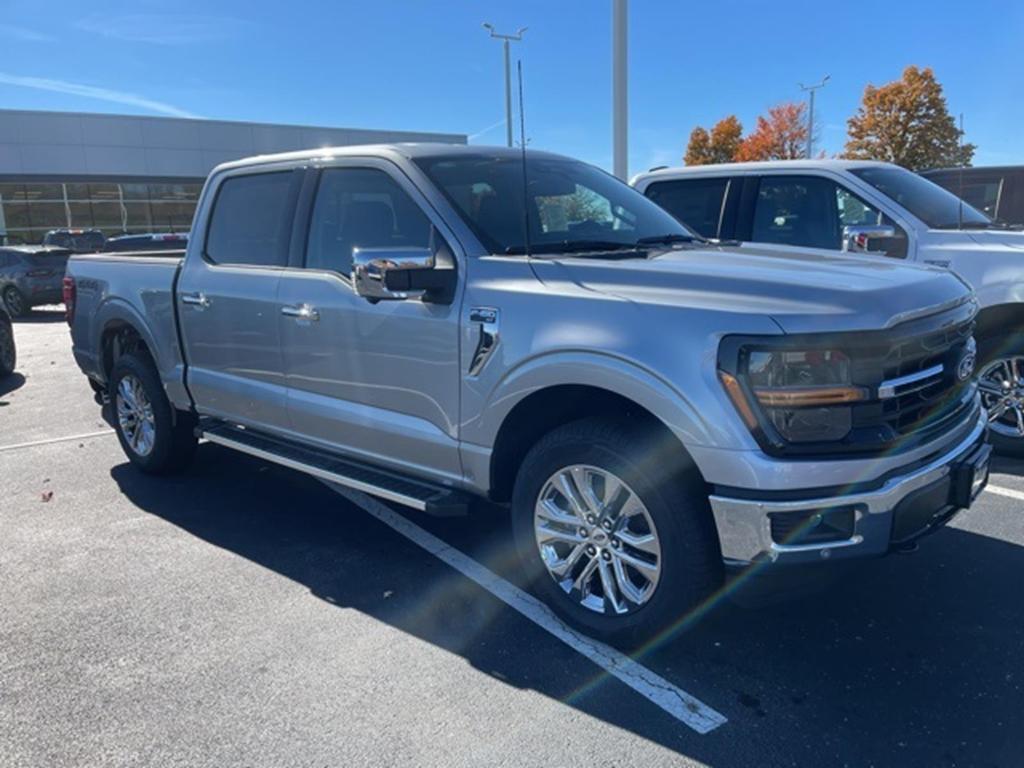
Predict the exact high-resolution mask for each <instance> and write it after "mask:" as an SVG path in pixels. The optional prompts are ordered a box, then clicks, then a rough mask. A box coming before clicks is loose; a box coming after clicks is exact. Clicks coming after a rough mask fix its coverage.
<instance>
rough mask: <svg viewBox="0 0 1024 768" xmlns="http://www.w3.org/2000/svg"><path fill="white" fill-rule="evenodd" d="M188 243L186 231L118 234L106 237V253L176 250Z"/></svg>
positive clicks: (183, 247)
mask: <svg viewBox="0 0 1024 768" xmlns="http://www.w3.org/2000/svg"><path fill="white" fill-rule="evenodd" d="M187 245H188V233H187V232H156V233H149V234H144V235H118V236H117V237H111V238H108V239H107V242H106V244H105V245H104V247H103V250H104V251H105V252H107V253H120V252H124V251H178V250H184V249H185V246H187Z"/></svg>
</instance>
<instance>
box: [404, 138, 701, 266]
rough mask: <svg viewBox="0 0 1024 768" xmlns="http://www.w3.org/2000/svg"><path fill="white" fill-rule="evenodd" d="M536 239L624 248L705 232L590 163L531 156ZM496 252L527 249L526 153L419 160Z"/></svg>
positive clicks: (539, 249)
mask: <svg viewBox="0 0 1024 768" xmlns="http://www.w3.org/2000/svg"><path fill="white" fill-rule="evenodd" d="M527 157H528V159H527V165H526V178H527V180H528V181H527V188H528V189H529V195H528V202H527V208H528V211H529V243H530V250H531V252H534V253H557V252H560V251H584V250H593V251H602V250H615V249H624V248H629V247H632V246H636V245H637V244H638V243H640V244H641V245H643V244H644V243H653V242H661V241H664V242H671V241H685V240H689V239H695V238H697V236H696V235H694V234H693V233H691V232H689V231H688V230H687V229H685V228H684V227H683V226H682V225H681V224H680V223H679V222H678V221H676V219H674V218H673V217H672V216H671V215H670V214H668V213H667V212H665V211H663V210H662V209H661V208H659V207H658V206H657V205H656V204H654V203H652V202H651V201H650V200H648V199H647V198H645V197H644V196H643V195H641V194H640V193H639V192H637V191H636V190H634V189H633V188H632V187H630V186H629V185H627V184H624V183H623V182H621V181H619V180H618V179H616V178H615V177H614V176H610V175H608V174H607V173H605V172H604V171H601V170H599V169H597V168H595V167H593V166H591V165H587V164H586V163H581V162H578V161H575V160H562V159H552V158H534V157H529V156H527ZM417 164H418V165H419V166H420V168H422V169H423V171H424V173H426V174H427V176H429V177H430V179H431V181H433V182H434V184H436V185H437V186H438V187H439V188H440V189H441V190H442V192H444V194H445V196H446V197H447V198H448V200H449V201H450V202H451V203H452V205H454V206H455V208H456V209H457V210H458V212H459V213H460V214H461V215H462V217H463V218H464V219H465V220H466V223H467V224H468V225H469V227H470V228H471V229H472V230H473V232H474V233H475V234H476V236H477V237H478V238H479V239H480V241H481V242H482V243H483V244H484V245H485V246H486V247H487V248H488V249H489V250H490V251H491V252H492V253H524V252H525V248H526V238H525V237H524V229H525V221H526V217H524V216H523V198H524V195H523V164H522V161H521V160H520V159H519V158H509V157H493V156H486V155H479V156H449V157H431V158H424V159H421V160H418V161H417Z"/></svg>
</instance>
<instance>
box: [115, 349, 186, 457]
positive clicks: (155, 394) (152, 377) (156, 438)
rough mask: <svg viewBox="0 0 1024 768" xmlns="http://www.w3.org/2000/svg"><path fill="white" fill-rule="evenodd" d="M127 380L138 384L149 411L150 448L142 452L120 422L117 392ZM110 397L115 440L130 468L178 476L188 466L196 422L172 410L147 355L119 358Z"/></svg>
mask: <svg viewBox="0 0 1024 768" xmlns="http://www.w3.org/2000/svg"><path fill="white" fill-rule="evenodd" d="M127 377H132V379H130V380H129V382H130V383H133V382H138V384H139V387H140V388H141V390H142V392H143V394H144V395H145V397H146V399H147V400H148V401H149V404H150V408H151V411H152V416H153V419H152V422H153V427H154V428H153V433H152V447H151V448H150V449H149V450H148V451H145V452H140V451H138V450H136V448H135V447H133V444H132V441H131V439H130V438H129V436H128V435H126V434H125V427H124V425H123V423H122V419H121V418H119V410H118V390H119V388H120V387H121V383H122V381H124V380H125V379H126V378H127ZM109 395H110V400H111V402H112V403H113V407H114V429H115V431H116V432H117V439H118V440H119V441H120V442H121V448H122V449H123V450H124V452H125V454H126V455H127V456H128V458H129V460H130V461H131V462H132V464H134V465H135V466H136V467H138V469H140V470H142V471H143V472H145V473H147V474H151V475H162V474H169V473H172V472H177V471H179V470H181V469H183V468H184V467H186V466H187V465H188V464H189V462H190V461H191V460H192V457H193V455H194V454H195V451H196V445H197V442H198V441H197V439H196V436H195V433H194V431H193V428H194V427H195V419H194V417H193V416H192V414H190V413H187V412H185V411H176V410H175V409H174V408H173V407H172V406H171V403H170V401H169V400H168V399H167V395H166V394H165V393H164V388H163V386H162V385H161V383H160V375H159V374H158V373H157V370H156V366H155V365H154V364H153V361H152V360H151V359H150V357H149V356H148V355H146V354H140V353H135V352H130V353H128V354H126V355H123V356H122V357H120V358H118V360H117V362H116V363H114V368H113V370H112V371H111V372H110V388H109Z"/></svg>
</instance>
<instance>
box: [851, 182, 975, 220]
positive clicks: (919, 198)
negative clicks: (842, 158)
mask: <svg viewBox="0 0 1024 768" xmlns="http://www.w3.org/2000/svg"><path fill="white" fill-rule="evenodd" d="M850 172H851V173H853V175H854V176H858V177H860V178H861V179H863V180H864V181H866V182H867V183H868V184H870V185H871V186H873V187H874V188H875V189H877V190H878V191H879V192H881V193H882V194H883V195H885V196H886V197H889V198H891V199H892V200H895V201H896V202H897V203H899V204H900V205H902V206H903V207H904V208H906V209H907V210H908V211H910V212H911V213H912V214H914V215H915V216H916V217H917V218H919V219H920V220H921V221H923V222H924V223H925V224H927V225H928V226H929V227H931V228H932V229H956V228H957V227H958V226H960V224H961V220H962V223H963V226H965V227H971V228H979V227H982V228H984V227H989V226H992V220H991V219H990V218H989V217H988V216H986V215H985V214H983V213H982V212H981V211H979V210H978V209H977V208H974V207H972V206H971V205H969V204H968V203H962V202H961V200H960V198H959V197H957V196H956V195H954V194H953V193H952V192H949V191H948V190H945V189H943V188H942V187H940V186H939V185H938V184H936V183H934V182H932V181H929V180H928V179H926V178H924V177H923V176H918V175H917V174H916V173H913V172H911V171H908V170H906V169H905V168H896V167H888V168H852V169H851V170H850ZM961 208H962V209H963V210H962V212H961Z"/></svg>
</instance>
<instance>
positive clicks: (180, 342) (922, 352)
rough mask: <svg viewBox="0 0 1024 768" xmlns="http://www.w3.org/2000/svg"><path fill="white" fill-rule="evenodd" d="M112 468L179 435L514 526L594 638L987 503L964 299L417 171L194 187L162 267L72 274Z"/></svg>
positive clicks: (469, 178) (424, 151) (948, 289)
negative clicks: (112, 444)
mask: <svg viewBox="0 0 1024 768" xmlns="http://www.w3.org/2000/svg"><path fill="white" fill-rule="evenodd" d="M65 293H66V298H67V300H68V303H69V312H68V316H69V322H70V323H71V331H72V339H73V342H74V354H75V358H76V360H77V361H78V364H79V366H80V367H81V369H82V370H83V371H84V372H85V374H86V375H87V376H88V377H89V378H90V380H91V381H92V382H93V385H94V386H95V387H96V388H97V389H100V390H103V391H106V392H107V393H109V397H110V399H111V400H112V401H113V405H114V411H115V412H116V419H117V432H118V436H119V438H120V440H121V444H122V446H123V447H124V450H125V453H126V454H127V455H128V457H129V459H130V460H131V461H132V463H133V464H135V465H136V466H137V467H138V468H139V469H141V470H143V471H145V472H167V471H171V470H175V469H179V468H181V467H183V466H184V465H185V464H186V463H187V462H188V461H189V459H190V458H191V457H192V455H193V452H194V450H195V446H196V442H197V439H198V438H202V439H205V440H207V441H209V442H212V443H217V444H220V445H222V446H227V447H229V448H232V449H236V450H239V451H242V452H245V453H248V454H252V455H255V456H258V457H262V458H264V459H266V460H268V461H272V462H277V463H279V464H283V465H286V466H288V467H292V468H295V469H297V470H300V471H304V472H308V473H311V474H313V475H315V476H317V477H320V478H324V479H328V480H331V481H334V482H337V483H341V484H344V485H346V486H350V487H353V488H356V489H359V490H362V491H365V492H367V493H370V494H374V495H377V496H379V497H382V498H384V499H387V500H390V501H393V502H398V503H400V504H404V505H408V506H410V507H414V508H416V509H419V510H423V511H424V512H427V513H431V514H442V515H451V514H457V513H459V512H461V511H464V510H465V508H466V505H467V503H468V502H469V501H470V500H471V499H472V498H474V497H487V498H490V499H491V500H493V501H496V502H499V503H506V504H510V506H511V514H512V521H513V531H512V535H513V539H514V541H515V545H516V547H517V549H518V552H519V555H520V557H521V562H522V568H523V570H524V579H525V580H528V581H529V582H530V583H531V584H532V585H533V586H534V588H535V589H536V590H537V591H538V593H539V594H540V595H541V596H542V597H544V598H545V599H546V600H547V601H548V602H549V603H550V605H551V606H552V607H553V608H554V609H555V610H556V611H558V612H559V613H560V614H561V615H562V616H564V617H565V618H566V619H567V620H569V621H570V622H572V623H574V624H575V625H576V626H578V627H580V628H582V629H584V630H585V631H587V632H590V633H592V634H594V635H596V636H600V637H603V638H608V639H612V640H621V639H627V638H637V637H642V636H644V635H649V634H650V633H652V632H656V631H660V630H662V629H663V628H664V627H666V626H667V625H671V624H672V623H674V622H677V621H679V619H680V618H681V617H683V616H685V615H686V614H687V612H688V611H690V610H691V609H692V608H693V607H694V606H696V605H697V604H699V603H700V601H702V600H703V599H704V598H705V597H706V596H707V595H708V594H709V593H710V592H711V591H713V590H714V589H715V588H716V587H717V586H718V585H719V583H720V581H721V579H722V578H723V575H724V573H725V568H724V567H723V565H730V564H731V565H744V564H754V565H755V566H757V567H758V569H761V568H762V567H763V568H768V569H780V568H785V567H786V566H788V565H790V564H808V563H823V564H824V563H829V562H833V561H837V560H843V559H850V558H863V557H868V556H876V555H881V554H884V553H886V552H888V551H890V550H892V549H894V548H902V547H909V546H913V543H914V541H915V540H916V539H917V538H918V537H919V536H921V535H922V534H924V533H927V532H929V531H931V530H933V529H935V528H936V527H938V526H940V525H942V524H943V523H945V522H946V521H947V520H948V519H949V518H950V517H951V516H952V515H953V514H954V513H956V512H957V511H958V510H960V509H963V508H965V507H968V506H969V505H970V504H971V502H972V500H973V499H974V498H975V497H976V496H977V494H978V493H979V492H980V490H981V489H982V487H983V486H984V484H985V482H986V480H987V471H988V457H989V447H988V445H987V444H986V434H985V425H986V417H985V414H984V412H983V410H982V408H981V405H980V401H979V396H978V392H977V389H976V385H975V384H974V383H973V382H972V373H973V367H974V355H975V351H974V341H973V338H972V328H973V323H974V317H975V313H976V311H977V306H976V302H975V299H974V297H973V295H972V294H971V292H970V290H969V289H968V288H967V287H966V286H965V284H964V283H963V282H962V281H961V280H960V279H959V278H957V277H956V276H955V275H953V274H950V273H949V272H947V271H945V270H940V269H933V268H928V267H916V266H907V265H904V264H900V263H895V262H893V261H891V260H886V259H883V258H867V257H860V256H858V257H850V256H845V255H841V254H835V255H832V256H830V257H828V258H823V257H821V256H820V255H817V254H816V255H814V256H803V255H800V254H793V255H788V254H785V253H780V252H778V251H775V252H774V253H771V254H767V253H756V254H755V253H751V252H750V251H749V249H748V250H740V249H733V248H728V247H719V246H712V245H709V244H708V243H707V242H705V241H703V240H702V239H701V238H700V237H698V236H696V235H694V234H693V233H691V232H689V231H688V230H687V229H685V228H684V227H683V226H682V225H681V224H679V223H678V222H677V221H676V220H675V219H674V218H673V217H671V216H670V215H669V214H668V213H666V212H664V211H663V210H662V209H660V208H659V207H658V206H657V205H655V204H654V203H652V202H651V201H649V200H648V199H646V198H645V197H644V196H643V195H641V194H639V193H638V192H636V191H635V190H633V189H631V188H630V187H629V186H627V185H626V184H623V183H621V182H619V181H618V180H616V179H614V178H613V177H611V176H609V175H608V174H606V173H604V172H603V171H601V170H599V169H597V168H594V167H592V166H589V165H586V164H584V163H581V162H577V161H574V160H571V159H568V158H564V157H559V156H556V155H551V154H546V153H542V152H533V151H531V152H529V153H528V154H527V155H526V157H525V159H524V157H523V156H522V155H521V154H520V153H519V152H516V151H513V150H506V149H490V148H480V147H455V146H432V145H404V146H375V147H351V148H344V149H317V150H311V151H308V152H298V153H291V154H284V155H274V156H266V157H257V158H252V159H249V160H244V161H240V162H234V163H228V164H225V165H222V166H219V167H218V168H216V169H215V170H214V171H213V173H212V174H211V175H210V177H209V179H208V181H207V183H206V186H205V188H204V190H203V194H202V197H201V199H200V202H199V207H198V210H197V213H196V218H195V222H194V225H193V229H192V236H191V238H190V240H189V242H188V248H187V252H185V254H184V256H183V257H181V255H180V254H179V255H174V256H172V257H167V256H154V255H145V254H141V255H134V256H130V257H124V256H114V255H97V256H75V257H73V258H72V259H71V262H70V265H69V268H68V277H67V280H66V285H65Z"/></svg>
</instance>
